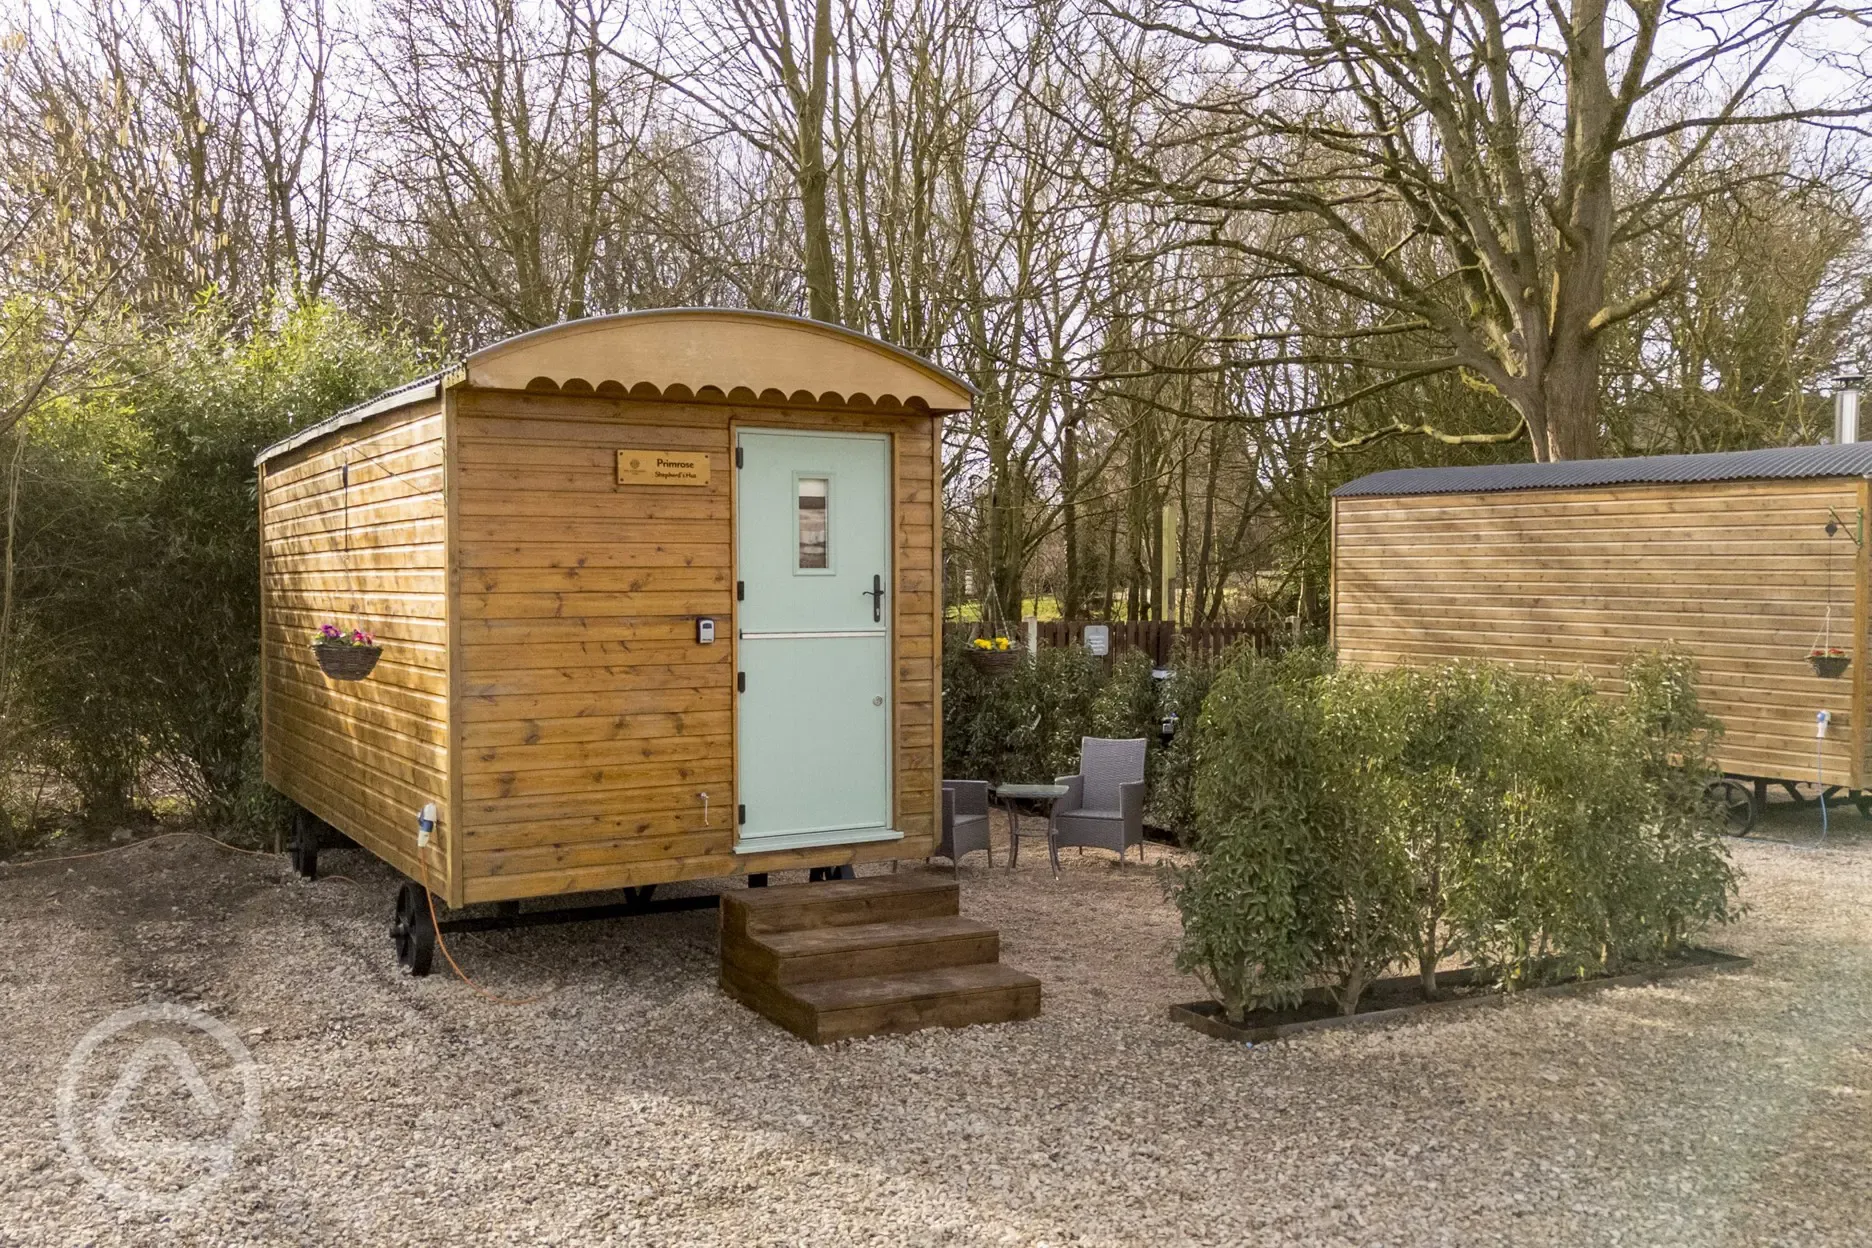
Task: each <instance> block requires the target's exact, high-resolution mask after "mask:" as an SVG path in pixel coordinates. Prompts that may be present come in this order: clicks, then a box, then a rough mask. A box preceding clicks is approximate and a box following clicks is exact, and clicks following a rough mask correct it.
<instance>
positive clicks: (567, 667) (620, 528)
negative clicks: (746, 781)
mask: <svg viewBox="0 0 1872 1248" xmlns="http://www.w3.org/2000/svg"><path fill="white" fill-rule="evenodd" d="M453 401H454V403H455V412H456V422H457V423H456V430H455V467H456V475H455V477H454V478H453V480H454V482H455V483H456V484H457V488H458V491H459V492H458V494H457V497H456V500H455V506H456V520H455V529H454V532H455V540H456V547H455V550H456V568H455V571H454V583H455V589H456V593H457V595H458V597H457V599H456V610H457V621H456V625H455V628H456V636H455V638H454V641H455V647H456V649H455V656H456V659H457V662H458V664H459V669H458V674H457V679H458V681H459V684H458V685H457V690H458V700H457V704H456V714H457V729H458V731H459V733H460V741H459V754H460V757H459V762H460V766H461V769H462V774H461V783H462V789H463V797H462V811H461V827H462V842H461V847H462V854H463V857H462V864H463V881H464V883H463V888H464V895H465V898H466V900H468V901H483V900H507V899H513V898H521V897H539V896H552V895H557V894H561V893H567V892H582V891H589V890H597V889H610V888H619V887H625V886H632V885H639V884H649V883H659V882H664V881H670V880H682V879H696V878H702V877H706V876H713V875H723V874H732V873H737V872H741V871H760V870H778V869H781V868H783V867H787V866H817V865H832V864H837V863H844V862H862V861H871V860H876V859H882V858H892V857H898V856H913V857H921V856H924V855H926V854H927V853H928V852H929V849H930V847H931V846H932V845H933V843H934V835H935V820H934V813H935V800H936V799H935V793H934V787H935V786H934V783H933V776H934V773H935V764H934V757H933V750H932V741H933V735H934V718H935V695H934V688H935V681H934V678H935V672H936V664H937V646H936V637H935V626H934V603H935V597H934V595H935V589H936V585H935V557H934V540H935V532H936V525H937V523H938V520H939V515H938V511H937V507H938V504H937V501H936V493H937V491H936V482H935V481H934V475H933V469H932V461H933V438H934V436H935V428H934V421H933V420H932V419H931V418H929V417H927V416H923V415H914V414H912V415H901V416H898V415H869V414H866V413H863V412H851V411H846V412H840V413H836V414H830V413H826V412H812V411H793V410H787V409H777V408H764V407H763V408H749V407H740V406H736V405H731V404H711V403H686V402H661V401H646V400H632V399H622V398H604V397H595V396H593V397H580V396H574V395H563V394H531V393H515V392H498V391H483V390H476V389H472V388H465V389H461V390H458V391H456V392H455V393H454V399H453ZM737 424H746V425H750V426H757V427H761V428H788V427H795V428H802V429H820V430H830V431H835V432H842V431H864V432H886V433H890V434H892V435H894V436H893V445H894V447H895V450H896V456H895V468H894V472H895V477H896V479H895V482H894V484H893V493H894V498H895V508H896V511H895V525H896V550H895V556H894V566H895V568H896V572H895V577H896V580H897V585H896V589H897V591H898V592H897V593H896V594H895V595H894V597H895V610H896V615H897V618H896V620H895V627H896V630H897V635H898V636H897V645H898V649H897V654H896V662H897V667H898V685H897V697H898V703H897V717H898V725H897V728H898V738H899V746H898V749H897V752H896V765H897V777H896V800H897V816H896V818H897V825H898V827H899V828H900V829H902V830H903V831H904V832H905V833H906V842H904V843H898V842H885V843H880V844H875V845H861V846H846V847H838V848H833V849H819V850H798V851H786V852H782V853H776V854H766V855H759V856H754V857H749V856H736V855H735V854H734V852H733V848H734V839H735V829H734V810H735V794H734V727H733V713H734V667H733V645H732V641H731V638H732V636H733V615H734V607H735V603H734V583H733V576H734V572H733V546H734V529H733V488H734V470H733V462H734V461H733V446H734V442H733V437H734V432H733V431H734V428H735V426H736V425H737ZM633 446H635V447H644V448H668V449H671V450H681V451H687V452H696V453H700V454H706V455H709V456H711V457H712V463H711V471H710V473H709V479H708V482H707V484H705V485H684V486H655V485H620V484H619V483H618V480H617V452H618V451H619V450H620V449H624V448H628V447H633ZM387 501H388V500H386V502H387ZM380 566H385V567H389V566H393V565H388V564H385V565H380ZM391 588H392V586H391V585H389V584H386V585H385V586H384V587H383V592H389V591H390V589H391ZM697 616H709V617H712V618H714V619H715V620H716V621H717V628H718V632H717V637H718V640H717V641H716V643H715V644H714V645H713V646H699V645H697V644H696V642H695V618H696V617H697ZM703 792H707V793H708V794H709V800H708V804H707V808H706V812H705V809H704V805H703V802H702V800H701V798H700V796H699V794H701V793H703Z"/></svg>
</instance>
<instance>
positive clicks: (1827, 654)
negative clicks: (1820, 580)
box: [1807, 515, 1859, 680]
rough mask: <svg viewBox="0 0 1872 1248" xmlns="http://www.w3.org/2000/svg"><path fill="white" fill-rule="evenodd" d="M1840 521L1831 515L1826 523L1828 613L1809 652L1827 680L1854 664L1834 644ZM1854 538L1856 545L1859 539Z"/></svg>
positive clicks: (1811, 664)
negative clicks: (1834, 567) (1836, 562)
mask: <svg viewBox="0 0 1872 1248" xmlns="http://www.w3.org/2000/svg"><path fill="white" fill-rule="evenodd" d="M1839 531H1840V523H1839V520H1838V518H1837V517H1835V516H1832V515H1829V516H1828V518H1827V524H1826V535H1827V601H1826V615H1825V617H1824V618H1823V619H1822V621H1821V624H1820V635H1819V636H1817V637H1815V638H1814V643H1813V648H1812V649H1810V650H1809V651H1808V652H1807V665H1808V666H1809V667H1811V668H1813V671H1814V675H1816V676H1819V677H1822V678H1824V679H1826V680H1837V679H1839V678H1840V677H1841V676H1844V675H1845V674H1846V669H1847V668H1849V667H1851V666H1852V656H1851V655H1850V654H1848V653H1846V651H1845V650H1844V649H1842V648H1841V647H1839V646H1836V645H1834V644H1833V563H1834V559H1833V555H1834V552H1835V547H1834V545H1833V539H1834V538H1835V537H1838V536H1839ZM1847 536H1848V537H1851V538H1852V541H1853V543H1854V545H1857V544H1858V542H1859V539H1858V538H1857V537H1853V535H1852V534H1847Z"/></svg>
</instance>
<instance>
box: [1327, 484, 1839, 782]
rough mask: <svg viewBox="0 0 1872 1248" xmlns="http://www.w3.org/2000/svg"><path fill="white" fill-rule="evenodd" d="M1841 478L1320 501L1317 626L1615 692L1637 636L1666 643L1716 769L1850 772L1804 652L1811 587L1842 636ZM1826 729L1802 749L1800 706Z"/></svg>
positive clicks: (1404, 649) (1827, 687)
mask: <svg viewBox="0 0 1872 1248" xmlns="http://www.w3.org/2000/svg"><path fill="white" fill-rule="evenodd" d="M1859 506H1860V487H1859V484H1858V483H1857V482H1851V481H1813V482H1803V481H1794V482H1761V483H1721V484H1702V485H1672V486H1643V487H1639V486H1634V487H1625V488H1619V489H1600V490H1542V491H1519V492H1512V493H1501V494H1476V495H1433V496H1425V497H1421V498H1413V497H1400V498H1347V499H1340V500H1337V502H1336V504H1335V507H1334V542H1333V601H1332V623H1333V636H1334V641H1335V644H1336V645H1337V647H1338V650H1339V654H1340V657H1341V658H1342V659H1344V660H1346V661H1349V662H1353V663H1360V664H1365V665H1367V666H1372V667H1389V666H1396V665H1400V664H1418V665H1421V664H1427V663H1434V662H1447V661H1451V660H1457V659H1485V660H1491V661H1496V662H1501V663H1507V664H1510V665H1513V666H1515V667H1519V668H1523V669H1527V670H1538V671H1554V672H1572V671H1578V670H1584V671H1586V672H1588V673H1590V674H1591V675H1592V676H1593V677H1594V678H1595V679H1596V680H1598V681H1599V682H1600V683H1601V685H1602V687H1604V688H1606V689H1607V690H1609V691H1612V692H1615V693H1616V692H1617V691H1618V689H1619V688H1620V684H1619V667H1620V665H1621V663H1622V662H1623V661H1624V659H1625V657H1626V656H1627V655H1628V654H1629V653H1630V652H1631V651H1632V650H1633V649H1634V648H1637V647H1655V646H1662V645H1666V644H1676V645H1679V646H1681V647H1683V648H1684V649H1686V650H1688V651H1689V652H1690V653H1691V654H1693V655H1694V656H1695V657H1696V659H1697V662H1698V665H1699V668H1700V670H1701V681H1702V684H1701V694H1702V698H1703V701H1704V704H1705V706H1706V707H1707V708H1708V709H1709V710H1710V711H1711V712H1712V713H1714V714H1715V715H1717V716H1718V717H1719V718H1721V719H1722V721H1723V723H1724V726H1725V729H1726V733H1725V739H1724V742H1723V744H1722V746H1721V749H1720V755H1719V756H1720V761H1721V763H1722V765H1723V767H1724V769H1725V770H1727V771H1731V772H1736V773H1739V774H1743V775H1760V776H1771V777H1776V778H1786V779H1797V780H1809V781H1811V780H1813V779H1815V777H1816V774H1817V771H1816V765H1817V762H1822V761H1823V763H1824V768H1825V778H1826V779H1827V781H1828V782H1829V783H1836V784H1840V783H1848V782H1852V781H1856V780H1857V779H1858V778H1859V777H1860V775H1861V773H1862V771H1863V763H1862V760H1861V759H1860V758H1859V757H1858V753H1859V750H1861V749H1862V748H1863V745H1862V744H1861V745H1860V746H1855V741H1858V742H1860V743H1863V741H1864V734H1863V728H1864V726H1863V725H1854V724H1853V723H1852V720H1853V719H1854V718H1855V716H1856V715H1857V714H1859V713H1861V712H1860V711H1859V708H1858V707H1856V705H1855V698H1854V682H1853V680H1852V679H1851V678H1850V677H1848V678H1841V679H1839V680H1824V679H1821V678H1819V677H1817V676H1815V675H1814V674H1813V672H1812V670H1811V668H1810V667H1809V666H1808V663H1807V660H1806V655H1807V652H1808V650H1809V649H1810V648H1811V647H1812V645H1813V643H1814V641H1815V639H1816V637H1817V636H1818V635H1819V634H1820V633H1821V632H1822V629H1823V626H1824V623H1825V618H1826V613H1827V607H1828V602H1829V597H1830V599H1831V603H1832V632H1833V637H1834V642H1835V644H1836V645H1841V646H1845V647H1848V648H1849V649H1851V650H1852V651H1853V654H1854V662H1855V664H1856V665H1857V664H1860V663H1863V662H1864V661H1865V658H1864V653H1863V644H1862V643H1863V641H1864V639H1863V638H1859V639H1855V638H1854V636H1853V634H1854V631H1855V626H1854V619H1855V617H1856V613H1855V599H1856V586H1857V584H1858V582H1859V580H1860V567H1859V561H1858V558H1857V556H1856V552H1855V549H1854V546H1853V543H1852V541H1851V540H1850V539H1849V538H1848V537H1847V536H1846V535H1845V534H1844V533H1842V534H1841V535H1840V536H1838V537H1835V538H1833V539H1831V540H1829V539H1828V538H1827V536H1826V532H1825V525H1826V521H1827V515H1828V509H1829V508H1832V509H1834V510H1835V511H1836V512H1837V513H1838V514H1839V515H1840V516H1842V517H1844V518H1845V519H1846V520H1847V523H1848V525H1849V526H1850V525H1851V524H1852V523H1853V521H1854V519H1855V518H1856V516H1857V514H1858V508H1859ZM1821 709H1826V710H1829V711H1831V712H1832V713H1833V717H1834V728H1833V731H1832V733H1831V735H1830V736H1829V737H1828V739H1827V740H1826V742H1825V743H1824V745H1822V746H1821V747H1820V755H1819V758H1818V759H1817V757H1816V745H1817V744H1818V743H1817V742H1816V740H1815V737H1814V714H1815V712H1816V711H1818V710H1821Z"/></svg>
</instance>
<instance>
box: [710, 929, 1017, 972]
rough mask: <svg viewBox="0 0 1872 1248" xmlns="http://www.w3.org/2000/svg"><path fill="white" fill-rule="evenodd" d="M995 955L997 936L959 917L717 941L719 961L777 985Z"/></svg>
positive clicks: (969, 962)
mask: <svg viewBox="0 0 1872 1248" xmlns="http://www.w3.org/2000/svg"><path fill="white" fill-rule="evenodd" d="M1000 956H1001V934H1000V933H999V932H997V931H995V929H994V928H992V927H989V926H988V925H987V924H986V923H977V922H976V921H975V920H973V919H964V918H961V917H960V916H958V915H943V916H941V917H939V918H934V919H900V920H896V921H894V922H889V923H859V924H854V925H851V926H847V927H805V928H797V929H795V930H793V931H786V932H760V933H755V934H751V935H744V936H740V937H730V938H726V939H724V940H723V941H722V959H723V961H725V962H732V963H734V964H735V966H736V967H737V968H739V969H740V970H742V971H744V972H746V973H747V974H749V975H752V976H754V977H756V978H758V979H764V980H767V981H769V982H771V983H776V984H806V983H813V982H815V981H818V980H825V979H842V978H851V977H854V976H864V975H900V974H905V973H908V972H910V971H923V970H931V969H934V968H937V967H945V966H971V965H975V964H978V963H982V962H994V961H996V960H998V959H999V958H1000Z"/></svg>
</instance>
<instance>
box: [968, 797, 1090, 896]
mask: <svg viewBox="0 0 1872 1248" xmlns="http://www.w3.org/2000/svg"><path fill="white" fill-rule="evenodd" d="M988 792H989V793H990V794H992V795H993V797H994V799H995V801H997V802H999V803H1000V804H1001V810H1002V812H1003V813H1004V814H1006V815H1007V821H1008V870H1010V871H1012V870H1013V869H1014V868H1015V867H1016V866H1018V865H1019V863H1020V842H1021V830H1020V817H1019V816H1018V815H1017V814H1015V812H1014V803H1015V802H1038V803H1040V804H1041V805H1042V806H1044V807H1045V808H1046V817H1047V830H1046V838H1047V858H1048V859H1049V860H1050V861H1051V862H1052V864H1053V878H1054V879H1056V880H1057V879H1058V878H1059V846H1058V845H1057V844H1055V843H1054V839H1053V803H1054V802H1057V801H1059V799H1060V798H1062V797H1065V796H1066V795H1067V794H1068V793H1070V792H1072V790H1071V789H1069V788H1067V787H1066V786H1065V785H1063V784H997V785H994V786H993V787H991V788H990V789H989V790H988Z"/></svg>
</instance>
